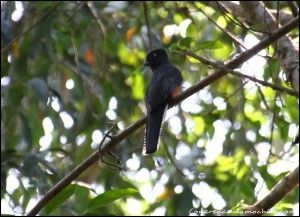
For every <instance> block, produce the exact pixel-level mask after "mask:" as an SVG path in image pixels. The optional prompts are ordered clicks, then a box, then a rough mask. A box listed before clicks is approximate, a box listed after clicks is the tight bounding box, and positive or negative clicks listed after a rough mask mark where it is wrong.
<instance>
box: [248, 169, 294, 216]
mask: <svg viewBox="0 0 300 217" xmlns="http://www.w3.org/2000/svg"><path fill="white" fill-rule="evenodd" d="M298 183H299V167H297V168H296V169H295V170H294V171H292V172H290V173H289V174H288V175H287V176H285V177H284V178H283V179H282V180H280V182H278V183H277V184H276V185H275V186H274V187H273V189H272V190H271V192H270V193H269V194H268V195H267V196H266V197H265V198H264V199H262V200H261V201H258V202H256V203H255V204H253V205H252V206H249V207H247V208H246V209H244V213H245V214H247V215H253V216H260V215H262V214H264V213H265V212H268V211H269V210H270V209H271V208H272V207H273V206H274V205H275V204H276V203H277V202H279V201H280V200H281V199H282V198H283V197H284V196H285V195H286V194H287V193H289V192H290V191H291V190H292V189H293V188H294V187H296V186H297V184H298Z"/></svg>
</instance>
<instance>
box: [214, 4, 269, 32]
mask: <svg viewBox="0 0 300 217" xmlns="http://www.w3.org/2000/svg"><path fill="white" fill-rule="evenodd" d="M217 5H218V8H219V10H220V11H221V12H222V13H223V14H224V16H225V18H227V19H229V20H231V21H232V22H233V23H235V24H236V25H238V26H240V27H242V28H244V29H247V30H249V31H251V32H253V33H254V34H256V32H258V33H264V34H269V33H268V32H265V31H261V30H257V29H252V28H251V27H249V26H248V27H247V26H245V25H244V24H243V23H242V22H240V21H239V22H240V23H239V22H236V21H235V20H234V19H232V18H231V17H230V16H228V15H227V14H226V13H225V11H224V8H223V6H222V7H221V6H220V3H219V2H218V1H217Z"/></svg>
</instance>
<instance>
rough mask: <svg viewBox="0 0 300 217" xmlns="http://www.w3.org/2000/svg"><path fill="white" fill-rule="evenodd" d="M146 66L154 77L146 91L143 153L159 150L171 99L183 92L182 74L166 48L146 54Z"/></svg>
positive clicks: (147, 153)
mask: <svg viewBox="0 0 300 217" xmlns="http://www.w3.org/2000/svg"><path fill="white" fill-rule="evenodd" d="M144 65H145V66H148V67H150V69H151V70H152V79H151V82H150V84H149V86H148V87H147V89H146V92H145V97H144V101H145V105H146V109H147V122H146V128H145V133H144V143H143V151H142V154H143V155H149V154H152V153H154V152H156V151H157V149H158V147H159V140H160V134H161V128H162V123H163V119H164V116H165V113H166V111H167V109H168V102H169V101H170V99H172V98H174V97H176V96H177V95H179V94H180V92H181V84H182V76H181V72H180V70H179V69H178V68H176V67H175V66H174V65H173V64H172V63H170V61H169V58H168V54H167V52H166V50H165V49H163V48H158V49H155V50H152V51H150V52H149V53H148V54H147V56H146V61H145V63H144Z"/></svg>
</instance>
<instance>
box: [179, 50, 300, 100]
mask: <svg viewBox="0 0 300 217" xmlns="http://www.w3.org/2000/svg"><path fill="white" fill-rule="evenodd" d="M182 54H184V55H187V56H190V57H193V58H195V59H196V60H199V61H200V62H202V63H203V64H206V65H210V66H213V67H215V68H217V69H224V70H226V71H227V72H229V73H230V74H232V75H235V76H238V77H242V78H247V79H249V80H251V81H254V82H257V83H259V84H261V85H264V86H268V87H271V88H272V89H273V90H278V91H283V92H286V93H288V94H290V95H292V96H295V97H299V93H298V92H297V91H295V90H293V89H290V88H287V87H283V86H279V85H276V84H272V83H269V82H267V81H262V80H259V79H257V78H255V77H252V76H249V75H245V74H243V73H240V72H238V71H234V70H232V69H227V68H225V65H224V64H223V63H220V62H214V61H210V60H208V59H205V58H203V57H201V56H198V55H197V54H195V53H193V52H191V51H188V50H183V51H182Z"/></svg>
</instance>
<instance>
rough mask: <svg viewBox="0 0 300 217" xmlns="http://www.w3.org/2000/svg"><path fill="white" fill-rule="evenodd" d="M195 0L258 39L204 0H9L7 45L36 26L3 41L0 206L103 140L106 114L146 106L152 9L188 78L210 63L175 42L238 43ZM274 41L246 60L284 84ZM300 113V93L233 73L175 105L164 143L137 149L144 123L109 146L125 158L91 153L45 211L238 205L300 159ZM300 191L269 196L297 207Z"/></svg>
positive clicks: (222, 55)
mask: <svg viewBox="0 0 300 217" xmlns="http://www.w3.org/2000/svg"><path fill="white" fill-rule="evenodd" d="M268 7H270V8H274V9H275V8H276V7H275V5H274V4H272V3H268ZM199 8H200V9H201V10H202V11H203V12H205V14H206V15H207V16H209V17H210V18H211V19H212V20H214V21H215V22H216V23H217V24H218V25H220V26H221V27H222V28H226V29H229V30H230V31H232V32H233V33H235V34H236V35H238V36H239V38H240V39H241V40H242V41H244V42H249V41H250V42H252V44H251V43H250V42H249V43H250V44H251V46H253V45H254V44H255V43H257V42H259V41H258V40H257V39H256V38H255V36H254V35H253V34H252V33H251V32H250V31H249V30H248V29H246V28H242V27H241V26H238V25H236V24H235V23H234V22H233V21H232V20H230V19H227V18H226V16H224V14H223V13H221V12H220V11H217V10H215V9H213V8H212V7H209V6H207V5H205V4H204V3H201V2H173V1H167V2H147V3H146V2H144V3H142V2H113V1H108V2H78V1H74V2H71V1H70V2H39V1H37V2H13V1H10V2H8V1H7V2H1V48H4V47H5V46H7V45H8V43H9V42H10V41H12V40H13V39H14V38H15V37H17V36H18V35H19V34H21V33H22V32H24V31H26V30H28V32H26V33H25V34H23V35H22V36H21V37H20V38H19V39H18V40H16V41H15V42H14V43H13V44H12V45H11V46H9V47H8V48H7V49H5V50H2V52H1V214H15V215H20V214H24V213H26V212H28V211H29V210H30V209H31V208H32V207H33V206H34V204H35V203H36V202H37V200H38V199H39V198H40V197H41V196H42V195H44V194H45V193H46V192H47V191H48V190H49V189H50V188H51V187H52V186H53V185H54V184H55V183H57V182H58V181H59V180H60V179H61V178H62V177H65V176H66V174H68V173H69V172H70V171H71V170H72V169H73V168H74V167H75V166H77V165H79V164H80V163H81V162H82V161H83V160H84V159H85V158H86V157H88V156H89V155H90V154H91V153H92V152H94V151H95V150H96V149H97V146H98V145H99V142H100V141H101V139H102V138H103V135H104V133H105V132H106V131H107V129H108V128H109V126H110V122H111V121H113V122H114V123H116V126H117V127H116V130H115V131H113V134H116V133H118V132H120V131H122V130H123V129H125V128H126V127H127V126H129V125H130V124H132V123H134V122H135V121H136V120H138V119H139V118H140V117H142V116H143V115H144V114H145V106H144V103H143V97H144V92H145V89H146V87H147V85H148V83H149V81H150V79H151V72H150V70H149V69H147V68H145V67H143V65H142V64H143V61H144V59H145V56H146V54H147V52H148V51H149V45H148V44H149V39H148V33H147V27H146V21H145V14H146V15H147V17H148V21H149V28H150V29H151V34H152V35H153V38H152V47H154V48H155V47H160V46H162V47H164V48H165V49H166V50H167V51H168V53H169V56H170V59H171V61H172V63H174V64H175V65H176V66H177V67H178V68H179V69H180V70H181V71H182V75H183V78H184V84H183V88H184V89H186V88H188V87H189V86H191V85H193V84H195V83H197V82H198V81H200V80H201V79H203V78H205V77H206V76H207V75H209V74H211V73H212V72H213V69H212V68H211V67H208V66H207V65H205V64H202V63H200V62H199V61H197V60H196V59H194V58H192V57H186V56H185V55H183V54H182V53H181V52H180V50H182V49H187V50H190V51H193V52H195V53H197V54H198V55H200V56H203V57H205V58H208V59H211V60H215V61H221V62H224V61H226V60H229V59H231V58H233V57H234V56H235V55H237V54H238V53H240V51H239V50H237V49H236V47H235V46H234V44H233V42H232V39H231V38H229V37H228V36H227V35H226V34H224V32H223V31H221V30H220V29H219V28H217V27H216V26H215V25H214V24H213V23H212V22H211V21H210V20H208V19H207V17H206V16H205V15H204V14H203V13H202V12H201V11H200V10H199ZM288 9H289V8H288V6H287V4H286V2H281V3H280V10H285V11H287V10H288ZM145 10H146V13H145ZM227 16H230V17H233V15H231V14H227ZM35 23H37V24H36V25H34V24H35ZM257 27H258V26H257ZM296 34H298V33H297V32H296ZM249 38H250V39H252V41H251V40H250V39H249ZM253 38H254V39H253ZM253 41H254V43H253ZM251 46H250V47H251ZM273 52H274V49H273V48H271V47H270V48H269V49H267V50H265V51H264V53H263V54H261V55H260V56H256V59H255V60H253V62H248V63H245V64H243V66H241V72H243V73H250V75H251V76H255V77H258V78H260V79H262V80H265V81H269V82H271V83H277V84H281V85H284V86H287V84H286V83H285V82H284V79H283V73H282V70H281V69H280V66H279V64H278V61H277V60H276V58H275V57H273V56H272V55H273ZM266 55H269V57H268V58H266V57H265V56H266ZM255 61H256V62H255ZM298 126H299V110H298V99H297V98H296V97H294V96H290V95H288V94H285V93H279V92H276V91H274V90H273V89H271V88H269V87H264V86H260V85H257V84H255V83H253V82H251V81H247V80H243V79H241V78H239V77H236V76H232V75H227V76H226V77H224V78H222V79H221V80H218V81H216V82H214V83H213V84H212V85H210V86H209V87H206V88H204V89H203V90H201V91H200V92H199V93H196V94H194V95H193V96H191V97H189V98H188V99H186V100H185V101H183V102H182V103H181V105H180V106H177V107H175V108H172V109H171V111H170V112H169V113H168V115H167V121H166V124H165V125H164V128H163V133H162V139H161V146H160V149H159V151H158V152H157V153H155V154H153V155H151V156H148V157H144V156H142V155H141V150H142V142H143V129H141V130H139V131H138V132H136V133H134V134H132V135H130V136H129V137H128V138H127V139H126V140H125V141H123V142H122V143H121V144H120V145H118V146H117V147H116V148H115V150H114V153H115V154H116V155H118V156H119V158H120V160H121V162H122V163H123V164H124V166H126V167H127V171H124V172H119V171H118V170H113V169H111V168H109V167H107V166H106V165H103V164H101V163H100V162H99V163H98V164H94V165H92V166H91V167H90V168H89V169H88V170H86V171H85V172H84V173H83V174H82V175H81V176H80V177H79V178H77V179H76V180H75V181H73V182H72V184H71V185H69V186H68V187H67V188H66V189H64V190H63V192H61V193H60V194H58V195H57V196H56V197H55V198H54V199H53V200H52V201H51V203H49V204H48V205H47V206H46V207H45V208H44V209H43V210H42V213H43V214H47V215H82V214H85V215H91V214H95V215H99V214H101V215H103V214H108V215H149V214H158V215H188V214H190V213H194V214H195V213H196V214H200V212H201V211H202V214H203V215H205V213H204V212H203V211H209V210H211V211H212V210H222V209H223V210H229V209H232V208H234V207H235V209H238V208H240V207H242V206H243V204H252V203H254V202H255V201H256V200H257V199H259V198H262V197H263V196H265V195H266V194H267V193H268V192H269V190H270V189H271V188H272V187H273V186H274V184H276V183H277V182H278V181H279V180H280V179H281V178H282V177H283V176H284V175H285V174H287V172H288V171H290V170H292V169H293V168H295V165H298V151H299V145H298V144H297V145H292V141H293V140H294V138H295V137H296V134H297V131H298ZM102 193H103V194H102ZM98 195H100V196H98ZM298 201H299V189H298V187H297V188H296V189H294V190H293V191H292V192H291V193H290V194H289V195H287V196H286V197H285V198H284V199H283V200H281V202H280V203H278V204H277V205H276V207H274V208H275V209H277V213H280V212H282V211H283V210H289V211H293V210H294V211H295V210H296V207H297V206H298V205H299V204H298V203H299V202H298Z"/></svg>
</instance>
